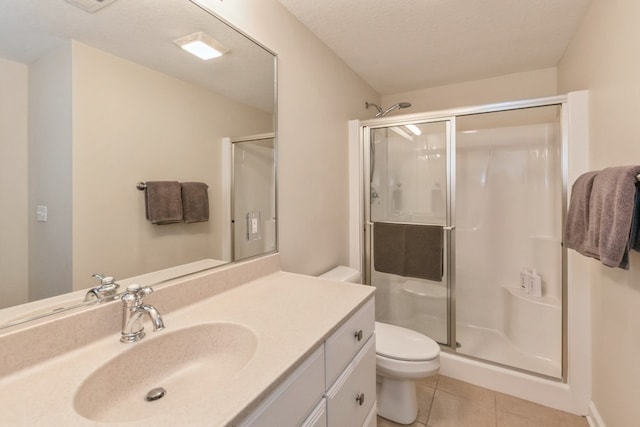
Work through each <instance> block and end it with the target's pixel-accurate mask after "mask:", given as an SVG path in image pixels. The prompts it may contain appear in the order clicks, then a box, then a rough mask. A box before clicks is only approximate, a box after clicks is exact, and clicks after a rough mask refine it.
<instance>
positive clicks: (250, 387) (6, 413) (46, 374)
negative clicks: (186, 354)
mask: <svg viewBox="0 0 640 427" xmlns="http://www.w3.org/2000/svg"><path fill="white" fill-rule="evenodd" d="M373 292H374V290H373V288H371V287H369V286H363V285H355V284H348V283H338V282H331V281H328V280H323V279H317V278H314V277H309V276H302V275H297V274H292V273H285V272H278V273H275V274H271V275H268V276H265V277H263V278H260V279H258V280H254V281H252V282H248V283H246V284H243V285H240V286H238V287H235V288H233V289H231V290H229V291H226V292H223V293H221V294H218V295H215V296H213V297H210V298H208V299H206V300H203V301H201V302H199V303H197V304H194V305H190V306H187V307H185V308H182V309H179V310H176V311H174V312H171V313H167V314H164V316H163V319H164V322H165V325H166V328H165V329H164V330H163V331H159V332H155V333H154V332H151V327H150V325H149V324H147V325H146V327H145V331H147V336H146V337H145V338H144V339H143V341H141V343H144V342H145V340H152V339H154V338H158V337H160V336H162V335H163V334H167V333H171V332H172V331H175V330H176V329H179V328H184V327H188V326H191V325H196V324H200V323H209V322H229V323H237V324H241V325H244V326H246V327H247V328H249V329H250V330H251V331H252V332H253V333H254V334H255V335H256V338H257V347H256V350H255V353H254V355H253V357H252V359H251V360H250V361H249V362H248V363H247V365H246V366H245V367H244V368H243V369H242V370H240V371H239V372H238V373H237V374H236V375H235V376H234V378H233V379H232V380H230V381H228V382H227V383H226V384H225V386H224V387H218V388H217V389H210V388H207V384H203V383H200V384H197V383H196V384H193V387H197V388H202V390H203V393H202V396H203V397H204V396H207V398H206V399H204V398H203V399H194V401H193V402H189V403H188V404H183V405H179V407H168V409H167V410H163V409H162V408H163V407H162V405H165V404H166V405H171V400H169V399H167V401H166V402H164V403H163V402H162V400H160V401H157V402H153V404H154V405H156V404H159V405H158V406H157V407H158V416H154V417H151V418H145V419H143V420H138V421H134V422H129V423H109V425H136V426H144V425H149V426H151V425H152V426H178V425H180V426H183V425H184V426H186V425H188V426H200V425H201V426H219V425H220V426H222V425H234V424H235V423H237V422H239V421H240V420H241V419H243V418H244V417H245V416H246V415H248V414H249V413H250V412H251V410H253V409H254V408H255V407H256V406H257V405H258V403H259V402H260V401H261V400H262V399H263V398H264V397H266V396H267V395H268V393H269V392H270V391H272V390H273V389H274V388H275V387H276V386H277V385H278V384H279V383H280V382H281V381H282V380H284V378H285V377H286V376H287V375H288V374H289V373H291V372H292V371H293V370H294V369H295V367H296V366H297V365H298V364H299V363H301V362H302V361H303V360H304V359H305V357H306V356H308V355H310V354H311V352H312V351H313V350H314V349H315V348H317V346H318V345H319V344H320V343H321V342H322V341H323V340H324V339H326V338H327V337H328V336H329V335H330V334H331V333H332V332H333V331H335V330H336V329H337V328H338V327H339V326H340V325H341V323H342V322H343V321H344V320H346V318H348V316H349V315H350V314H351V313H353V312H354V311H355V310H357V309H358V308H359V307H361V306H362V305H363V304H364V303H365V302H366V301H367V300H369V299H370V298H371V297H372V296H373ZM157 308H158V310H160V311H161V312H162V307H161V306H158V307H157ZM109 321H113V322H116V323H117V322H120V319H119V318H117V319H110V320H109ZM138 344H139V343H136V344H122V343H120V342H119V334H113V335H112V336H108V337H107V338H104V339H102V340H100V341H96V342H94V343H92V344H89V345H86V346H83V347H81V348H79V349H76V350H74V351H71V352H68V353H65V354H63V355H61V356H58V357H55V358H52V359H50V360H47V361H46V362H44V363H40V364H38V365H35V366H33V367H31V368H28V369H25V370H22V371H19V372H16V373H14V374H11V375H9V376H6V377H4V378H2V379H0V402H2V408H3V409H2V411H0V425H12V426H34V425H64V426H75V425H107V423H100V422H96V421H93V420H89V419H87V418H84V417H82V416H81V415H79V414H78V413H77V412H76V410H75V409H74V406H73V402H74V396H75V393H76V390H77V389H78V388H79V387H80V385H81V384H82V382H83V381H84V380H85V379H86V378H87V377H88V376H90V375H91V373H93V372H94V371H95V370H96V369H97V368H98V367H100V366H101V365H103V364H104V363H105V362H107V361H108V360H110V359H112V358H114V357H116V356H118V355H119V354H121V353H123V352H125V351H127V350H128V349H130V348H131V346H135V345H138ZM157 357H162V355H161V354H160V355H158V356H157ZM132 368H133V369H135V367H132ZM122 375H126V373H122ZM167 396H169V394H167ZM165 399H166V398H165ZM163 400H164V399H163ZM104 404H105V405H108V402H105V403H104Z"/></svg>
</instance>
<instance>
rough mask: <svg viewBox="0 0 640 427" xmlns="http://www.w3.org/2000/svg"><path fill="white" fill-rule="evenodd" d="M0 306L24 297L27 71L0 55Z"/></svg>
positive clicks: (26, 293) (26, 275) (26, 216)
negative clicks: (0, 207) (0, 282)
mask: <svg viewBox="0 0 640 427" xmlns="http://www.w3.org/2000/svg"><path fill="white" fill-rule="evenodd" d="M0 94H2V95H1V96H0V194H1V195H2V206H3V207H2V209H0V236H2V237H1V238H0V272H2V285H0V308H4V307H9V306H12V305H15V304H22V303H24V302H27V297H28V289H27V283H28V257H29V254H28V251H27V241H26V239H25V236H26V235H27V218H28V215H29V213H28V208H27V206H28V198H27V195H28V182H29V176H28V175H27V162H28V158H27V138H28V132H27V126H28V122H27V116H28V111H27V104H28V100H27V99H28V70H27V66H26V65H24V64H19V63H17V62H13V61H8V60H6V59H2V58H0Z"/></svg>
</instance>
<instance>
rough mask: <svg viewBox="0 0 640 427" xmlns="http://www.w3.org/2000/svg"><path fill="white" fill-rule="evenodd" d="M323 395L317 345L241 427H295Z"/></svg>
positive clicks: (321, 362)
mask: <svg viewBox="0 0 640 427" xmlns="http://www.w3.org/2000/svg"><path fill="white" fill-rule="evenodd" d="M323 394H324V347H323V346H320V347H319V348H318V349H317V350H316V351H315V352H314V353H313V354H312V355H311V356H309V358H308V359H306V360H305V361H304V362H303V363H302V365H300V366H299V367H298V368H297V369H296V370H295V371H294V372H293V373H292V374H291V375H289V377H287V379H286V380H285V382H284V383H282V384H280V386H278V388H276V389H275V391H273V392H272V393H271V394H270V395H269V396H268V397H267V398H266V399H265V400H264V401H263V403H262V404H261V405H260V406H259V407H258V408H257V409H256V410H255V411H254V412H253V413H252V414H251V415H249V416H248V417H247V418H246V419H245V420H244V421H243V422H242V423H241V424H240V425H241V426H265V427H273V426H298V425H300V424H301V423H302V422H303V421H304V419H305V417H306V416H307V415H308V414H309V413H310V412H311V411H312V410H313V408H314V406H315V405H316V403H317V402H319V401H320V399H321V398H322V395H323Z"/></svg>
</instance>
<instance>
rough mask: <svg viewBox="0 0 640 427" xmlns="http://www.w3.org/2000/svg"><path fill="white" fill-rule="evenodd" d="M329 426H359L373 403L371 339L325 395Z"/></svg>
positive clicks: (372, 347)
mask: <svg viewBox="0 0 640 427" xmlns="http://www.w3.org/2000/svg"><path fill="white" fill-rule="evenodd" d="M326 397H327V415H328V416H327V421H328V425H329V426H362V425H363V424H364V422H365V420H366V419H367V416H368V415H369V413H370V411H371V408H372V407H373V406H374V404H375V401H376V346H375V336H372V337H371V338H370V339H369V340H368V341H367V343H366V344H365V345H364V347H363V348H362V350H360V352H359V353H358V354H357V355H356V357H355V358H354V359H353V361H352V362H351V363H350V364H349V365H348V366H347V368H346V369H345V370H344V372H343V373H342V375H340V377H339V378H338V379H337V380H336V382H335V383H334V384H333V385H332V386H331V388H330V389H329V391H327V394H326Z"/></svg>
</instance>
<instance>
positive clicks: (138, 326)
mask: <svg viewBox="0 0 640 427" xmlns="http://www.w3.org/2000/svg"><path fill="white" fill-rule="evenodd" d="M152 292H153V289H151V288H150V287H149V286H145V287H141V286H140V285H129V286H127V290H126V291H125V293H124V294H122V297H120V299H122V303H123V306H122V332H121V334H120V341H122V342H126V343H129V342H136V341H140V340H141V339H142V338H144V335H145V333H144V326H143V324H142V322H143V320H144V315H145V314H148V315H149V317H150V318H151V323H152V324H153V331H154V332H155V331H159V330H161V329H164V322H163V321H162V316H160V313H159V312H158V310H156V308H155V307H154V306H152V305H149V304H143V299H144V297H145V296H146V295H149V294H150V293H152Z"/></svg>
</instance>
